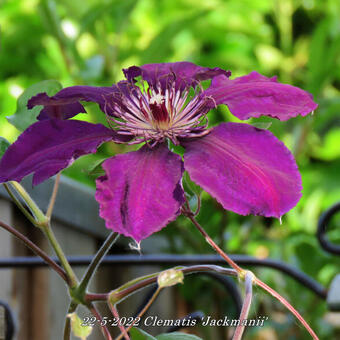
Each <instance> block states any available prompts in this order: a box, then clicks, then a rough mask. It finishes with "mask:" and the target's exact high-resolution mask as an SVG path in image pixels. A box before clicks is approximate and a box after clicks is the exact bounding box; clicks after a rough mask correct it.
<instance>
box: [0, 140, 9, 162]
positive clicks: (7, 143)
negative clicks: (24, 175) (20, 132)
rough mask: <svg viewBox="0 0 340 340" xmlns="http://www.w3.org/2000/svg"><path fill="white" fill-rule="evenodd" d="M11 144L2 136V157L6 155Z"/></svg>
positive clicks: (0, 152) (0, 149)
mask: <svg viewBox="0 0 340 340" xmlns="http://www.w3.org/2000/svg"><path fill="white" fill-rule="evenodd" d="M10 145H11V144H10V142H9V141H8V140H7V139H5V138H3V137H0V158H1V157H2V156H3V155H4V153H5V152H6V150H7V148H8V147H9V146H10Z"/></svg>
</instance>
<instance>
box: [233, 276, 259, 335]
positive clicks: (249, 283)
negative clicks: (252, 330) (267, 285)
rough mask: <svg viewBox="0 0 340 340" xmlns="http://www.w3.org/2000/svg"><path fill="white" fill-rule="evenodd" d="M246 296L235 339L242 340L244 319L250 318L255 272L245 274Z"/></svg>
mask: <svg viewBox="0 0 340 340" xmlns="http://www.w3.org/2000/svg"><path fill="white" fill-rule="evenodd" d="M244 280H245V297H244V301H243V305H242V309H241V313H240V319H239V320H240V324H239V325H238V326H237V327H236V330H235V333H234V336H233V340H241V338H242V335H243V332H244V329H245V326H244V325H243V324H242V321H243V320H245V319H247V318H248V314H249V309H250V304H251V300H252V297H253V280H254V274H253V273H252V272H250V271H248V272H247V273H246V275H245V279H244Z"/></svg>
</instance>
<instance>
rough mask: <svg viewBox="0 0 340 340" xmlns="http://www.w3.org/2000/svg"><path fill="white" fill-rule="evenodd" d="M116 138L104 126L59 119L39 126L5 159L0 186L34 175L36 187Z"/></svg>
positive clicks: (0, 163) (23, 136) (24, 135)
mask: <svg viewBox="0 0 340 340" xmlns="http://www.w3.org/2000/svg"><path fill="white" fill-rule="evenodd" d="M114 138H115V134H114V132H113V131H111V130H110V129H108V128H106V127H105V126H104V125H101V124H91V123H87V122H83V121H77V120H58V119H53V120H43V121H40V122H36V123H34V124H33V125H31V126H30V127H29V128H28V129H26V130H25V131H24V132H23V133H22V134H21V135H20V136H19V138H18V139H17V140H16V142H15V143H13V144H12V145H11V146H10V147H9V148H8V149H7V151H6V153H5V155H4V156H3V157H2V159H1V161H0V183H3V182H7V181H18V182H19V181H21V179H22V178H23V177H25V176H27V175H28V174H30V173H34V176H33V185H37V184H39V183H41V182H43V181H44V180H45V179H47V178H49V177H51V176H53V175H55V174H56V173H58V172H59V171H60V170H62V169H64V168H66V167H67V166H69V165H71V164H72V162H73V161H74V160H75V159H76V158H78V157H80V156H82V155H85V154H88V153H93V152H96V149H97V148H98V146H99V145H100V144H102V143H103V142H105V141H109V140H112V139H114Z"/></svg>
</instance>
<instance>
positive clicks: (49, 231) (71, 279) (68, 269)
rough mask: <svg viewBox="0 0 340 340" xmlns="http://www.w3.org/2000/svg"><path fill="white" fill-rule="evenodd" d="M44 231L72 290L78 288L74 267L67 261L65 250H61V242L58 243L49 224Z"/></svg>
mask: <svg viewBox="0 0 340 340" xmlns="http://www.w3.org/2000/svg"><path fill="white" fill-rule="evenodd" d="M42 230H43V232H44V233H45V235H46V237H47V238H48V240H49V241H50V244H51V246H52V247H53V249H54V252H55V253H56V255H57V257H58V259H59V261H60V263H61V264H62V266H63V268H64V269H65V272H66V275H67V278H68V283H69V286H70V288H75V287H77V285H78V280H77V277H76V275H75V274H74V271H73V269H72V267H71V266H70V264H69V262H68V261H67V259H66V256H65V254H64V252H63V250H62V249H61V247H60V245H59V242H58V241H57V239H56V237H55V235H54V233H53V230H52V229H51V226H50V224H47V226H46V227H45V228H43V229H42Z"/></svg>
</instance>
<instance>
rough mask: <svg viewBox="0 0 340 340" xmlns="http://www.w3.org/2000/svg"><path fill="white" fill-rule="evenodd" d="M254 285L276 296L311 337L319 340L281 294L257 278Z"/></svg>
mask: <svg viewBox="0 0 340 340" xmlns="http://www.w3.org/2000/svg"><path fill="white" fill-rule="evenodd" d="M254 283H256V284H257V285H258V286H260V287H261V288H262V289H263V290H265V291H267V292H268V293H269V294H271V295H272V296H274V297H275V298H276V299H277V300H279V301H280V302H281V303H282V304H283V305H284V306H285V307H286V308H287V309H288V310H289V311H290V312H291V313H292V314H293V315H294V316H295V317H296V318H297V319H298V320H299V321H300V322H301V323H302V325H303V326H304V327H305V328H306V329H307V331H308V333H309V334H310V335H311V337H312V338H313V339H315V340H319V338H318V336H317V335H316V334H315V332H314V331H313V330H312V328H311V327H310V326H309V325H308V323H307V322H306V320H305V319H304V318H303V317H302V316H301V315H300V313H299V312H298V311H297V310H296V309H295V308H294V307H293V306H292V305H291V304H290V303H289V302H288V301H287V300H286V299H285V298H284V297H283V296H281V295H280V294H279V293H277V292H276V291H275V290H274V289H272V288H271V287H269V286H268V285H267V284H265V283H264V282H263V281H261V280H259V279H258V278H257V277H255V278H254Z"/></svg>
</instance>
